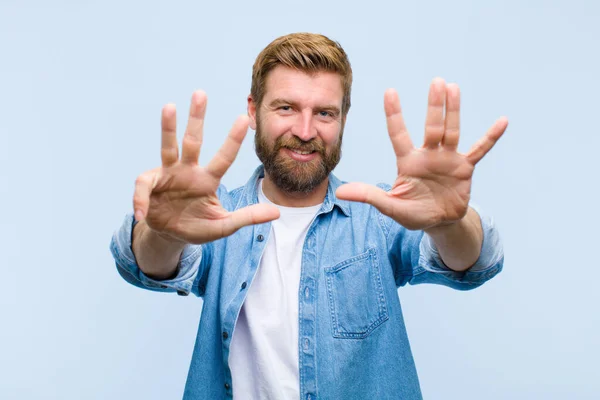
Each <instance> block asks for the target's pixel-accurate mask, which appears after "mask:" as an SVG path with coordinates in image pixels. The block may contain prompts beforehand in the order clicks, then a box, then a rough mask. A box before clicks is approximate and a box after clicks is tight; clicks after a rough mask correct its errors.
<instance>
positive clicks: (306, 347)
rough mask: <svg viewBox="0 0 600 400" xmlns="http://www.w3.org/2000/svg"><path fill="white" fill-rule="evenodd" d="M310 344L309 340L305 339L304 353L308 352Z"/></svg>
mask: <svg viewBox="0 0 600 400" xmlns="http://www.w3.org/2000/svg"><path fill="white" fill-rule="evenodd" d="M309 344H310V342H309V340H308V339H304V351H308V346H309Z"/></svg>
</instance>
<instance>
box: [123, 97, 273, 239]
mask: <svg viewBox="0 0 600 400" xmlns="http://www.w3.org/2000/svg"><path fill="white" fill-rule="evenodd" d="M205 109H206V97H205V96H204V95H203V94H202V93H195V94H194V96H193V98H192V106H191V109H190V119H189V122H188V126H187V129H186V133H185V136H184V139H183V147H182V155H181V158H180V157H179V154H178V153H179V152H178V145H177V138H176V129H175V110H174V109H172V107H170V106H166V107H165V108H164V109H163V117H162V126H163V132H162V149H161V156H162V166H161V167H159V168H156V169H154V170H152V171H149V172H146V173H144V174H142V175H141V176H140V177H139V178H138V180H137V183H136V192H135V195H134V208H135V215H136V219H138V220H142V219H145V221H146V223H147V224H148V226H149V227H150V228H151V229H153V230H154V231H156V232H158V233H162V234H165V235H167V236H169V237H172V238H175V239H178V240H181V241H184V242H187V243H198V244H199V243H206V242H208V241H212V240H215V239H219V238H222V237H225V236H228V235H230V234H232V233H233V232H235V231H236V230H238V229H239V228H241V227H243V226H246V225H250V224H257V223H263V222H267V221H271V220H273V219H275V218H277V217H278V216H279V212H278V210H277V209H276V208H275V207H272V206H268V205H264V204H260V205H255V206H250V207H245V208H242V209H240V210H236V211H233V212H229V211H227V210H225V209H224V208H223V207H222V205H221V203H220V202H219V199H218V197H217V188H218V187H219V183H220V181H221V178H222V177H223V175H224V174H225V172H226V171H227V169H228V168H229V166H230V165H231V163H232V162H233V160H234V159H235V157H236V155H237V152H238V150H239V148H240V145H241V142H242V140H243V138H244V136H245V134H246V131H247V129H248V120H247V117H240V118H239V119H238V120H237V121H236V123H235V125H234V126H233V128H232V129H231V131H230V133H229V136H228V137H227V140H226V142H225V144H224V145H223V146H222V147H221V149H220V150H219V152H218V153H217V154H216V155H215V157H214V158H213V159H212V160H211V161H210V162H209V163H208V165H207V166H206V167H201V166H199V165H198V157H199V154H200V147H201V143H202V134H203V132H202V131H203V124H204V113H205Z"/></svg>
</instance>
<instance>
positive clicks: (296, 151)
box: [288, 148, 315, 155]
mask: <svg viewBox="0 0 600 400" xmlns="http://www.w3.org/2000/svg"><path fill="white" fill-rule="evenodd" d="M288 150H289V151H291V152H293V153H296V154H301V155H308V154H312V153H314V152H315V151H314V150H297V149H289V148H288Z"/></svg>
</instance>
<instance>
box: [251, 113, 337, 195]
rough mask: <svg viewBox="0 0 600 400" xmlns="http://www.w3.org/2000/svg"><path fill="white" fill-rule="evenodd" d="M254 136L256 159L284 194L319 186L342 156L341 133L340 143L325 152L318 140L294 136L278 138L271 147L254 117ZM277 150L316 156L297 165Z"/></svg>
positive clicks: (317, 138)
mask: <svg viewBox="0 0 600 400" xmlns="http://www.w3.org/2000/svg"><path fill="white" fill-rule="evenodd" d="M256 119H257V120H256V134H255V135H254V147H255V150H256V155H257V156H258V159H259V160H260V161H261V162H262V163H263V166H264V167H265V172H266V173H267V174H268V176H269V178H270V179H271V180H272V181H273V183H274V184H275V185H276V186H277V187H278V188H279V189H280V190H282V191H284V192H287V193H310V192H311V191H312V190H314V189H315V188H316V187H317V186H318V185H319V184H321V183H322V182H323V181H324V180H325V179H326V178H327V177H328V176H329V174H330V173H331V171H333V169H334V168H335V167H336V166H337V165H338V163H339V162H340V158H341V155H342V134H343V128H342V131H341V132H340V140H339V141H338V143H337V144H336V145H335V147H333V148H332V149H331V150H330V151H329V152H327V149H326V148H325V144H324V143H323V140H322V139H321V138H319V137H316V138H314V139H311V140H309V141H304V140H302V139H300V138H298V137H297V136H293V135H292V136H291V137H285V136H284V135H282V136H279V137H278V138H277V139H276V140H275V143H273V145H272V146H271V145H269V143H268V142H267V140H266V138H265V137H264V135H263V133H262V129H261V124H260V120H259V117H258V115H257V116H256ZM281 149H293V150H296V151H310V152H316V153H318V155H319V156H318V157H315V158H314V159H312V160H310V161H307V162H301V161H296V160H294V159H292V158H291V157H289V156H286V155H285V154H284V153H283V152H281Z"/></svg>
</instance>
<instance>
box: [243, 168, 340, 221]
mask: <svg viewBox="0 0 600 400" xmlns="http://www.w3.org/2000/svg"><path fill="white" fill-rule="evenodd" d="M264 176H265V168H264V166H263V165H260V166H258V168H256V170H255V171H254V173H253V174H252V176H251V177H250V179H249V180H248V182H247V183H246V185H245V186H244V189H243V193H242V196H241V197H240V202H239V203H238V208H239V207H241V206H242V204H240V203H241V201H242V199H244V200H245V203H246V205H252V204H257V203H258V182H259V180H260V178H264ZM343 183H344V182H342V181H341V180H339V179H338V178H337V177H336V176H335V175H333V174H329V184H328V186H327V194H326V195H325V199H324V200H323V205H322V206H321V211H320V212H321V213H328V212H330V211H331V210H333V207H334V206H337V207H338V208H339V209H340V211H342V213H343V214H344V215H345V216H347V217H349V216H350V215H351V212H350V202H349V201H347V200H340V199H338V198H337V197H336V196H335V191H336V189H337V188H338V187H340V186H341V185H342V184H343Z"/></svg>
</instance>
